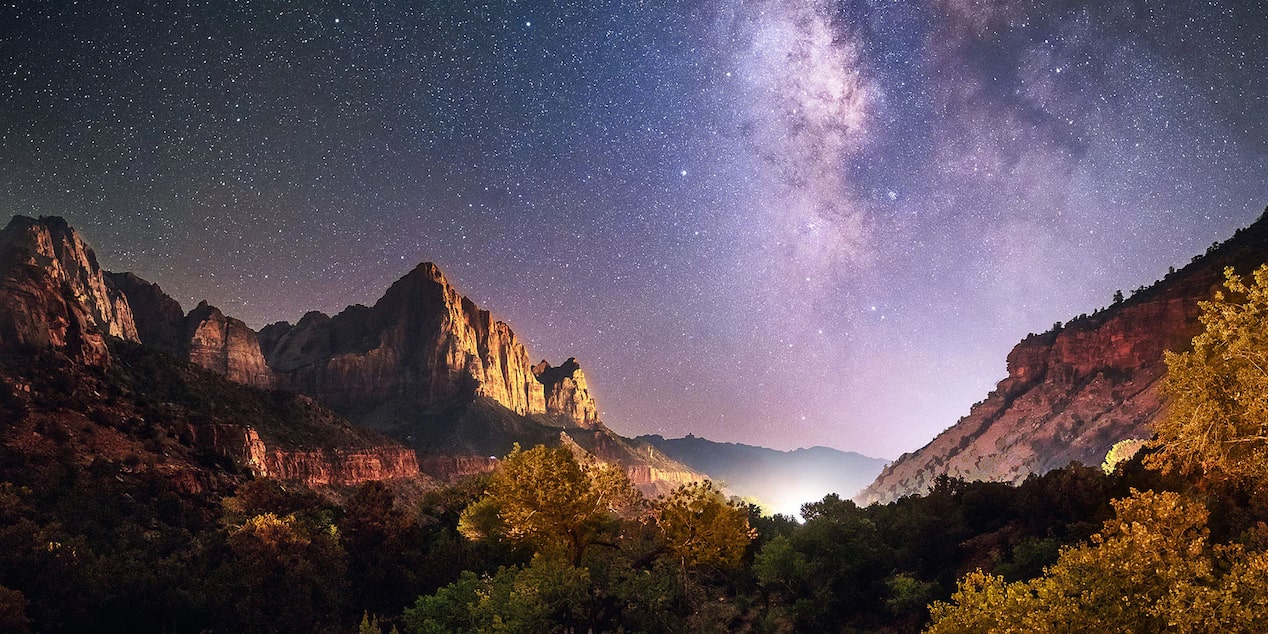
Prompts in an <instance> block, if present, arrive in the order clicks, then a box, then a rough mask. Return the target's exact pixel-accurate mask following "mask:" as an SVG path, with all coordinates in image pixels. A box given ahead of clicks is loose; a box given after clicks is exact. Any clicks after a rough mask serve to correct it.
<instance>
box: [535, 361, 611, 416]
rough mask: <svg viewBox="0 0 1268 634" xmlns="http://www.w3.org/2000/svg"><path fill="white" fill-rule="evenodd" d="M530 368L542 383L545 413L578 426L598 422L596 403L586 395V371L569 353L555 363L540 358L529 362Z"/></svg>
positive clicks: (588, 389)
mask: <svg viewBox="0 0 1268 634" xmlns="http://www.w3.org/2000/svg"><path fill="white" fill-rule="evenodd" d="M532 371H533V374H534V375H535V376H536V377H537V380H538V381H540V382H541V384H542V391H543V393H544V394H545V397H546V413H548V414H552V415H555V416H559V417H562V418H563V419H564V420H566V421H567V422H568V423H569V424H570V425H576V426H578V427H584V428H592V427H597V426H599V425H600V424H601V423H600V421H599V408H598V405H596V404H595V401H594V397H593V396H591V395H590V388H589V386H588V385H587V384H586V375H585V373H583V372H582V371H581V364H579V363H577V360H576V359H575V358H572V357H569V358H568V360H567V361H564V362H563V364H562V365H560V366H559V367H551V365H550V364H549V363H547V362H546V361H545V360H542V361H541V362H540V363H538V364H537V365H534V366H533V368H532Z"/></svg>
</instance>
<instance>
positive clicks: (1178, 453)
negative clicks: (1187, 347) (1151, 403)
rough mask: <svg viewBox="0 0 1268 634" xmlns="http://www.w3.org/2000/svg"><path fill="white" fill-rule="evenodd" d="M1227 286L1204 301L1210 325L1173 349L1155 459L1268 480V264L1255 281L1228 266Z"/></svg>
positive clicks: (1188, 469) (1154, 462) (1171, 466)
mask: <svg viewBox="0 0 1268 634" xmlns="http://www.w3.org/2000/svg"><path fill="white" fill-rule="evenodd" d="M1224 276H1225V278H1226V281H1225V283H1224V286H1225V288H1226V291H1224V292H1218V293H1216V294H1215V297H1214V298H1213V299H1212V300H1211V301H1208V302H1202V303H1201V304H1200V306H1201V309H1202V315H1201V320H1202V325H1203V326H1205V330H1204V331H1203V332H1202V333H1201V334H1199V335H1198V336H1197V337H1194V339H1193V349H1192V350H1191V351H1189V352H1183V353H1173V352H1168V353H1167V357H1166V362H1167V380H1166V384H1165V387H1164V389H1165V391H1166V394H1167V395H1168V396H1170V397H1171V411H1170V414H1169V415H1168V416H1167V417H1165V418H1164V419H1163V420H1161V421H1159V422H1158V424H1157V425H1156V426H1155V431H1156V432H1157V434H1158V437H1157V440H1156V441H1155V442H1156V443H1157V445H1158V446H1160V447H1161V451H1160V452H1158V453H1156V454H1154V455H1153V456H1151V457H1150V459H1149V461H1148V463H1147V464H1149V465H1150V466H1152V467H1155V468H1160V469H1161V470H1163V471H1164V472H1166V471H1178V472H1181V473H1197V474H1200V475H1202V476H1204V477H1209V478H1216V479H1233V480H1247V479H1249V480H1251V481H1259V482H1263V481H1268V265H1265V266H1261V267H1259V269H1257V270H1256V271H1255V272H1254V274H1253V276H1252V279H1251V280H1247V279H1245V278H1243V277H1241V276H1239V275H1237V274H1236V273H1234V271H1233V269H1232V268H1228V269H1225V271H1224Z"/></svg>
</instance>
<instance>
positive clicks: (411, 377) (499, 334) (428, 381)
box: [261, 263, 546, 415]
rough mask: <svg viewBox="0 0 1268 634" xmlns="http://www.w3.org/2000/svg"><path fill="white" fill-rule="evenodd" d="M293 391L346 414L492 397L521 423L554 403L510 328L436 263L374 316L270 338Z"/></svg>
mask: <svg viewBox="0 0 1268 634" xmlns="http://www.w3.org/2000/svg"><path fill="white" fill-rule="evenodd" d="M261 338H262V340H263V341H264V347H265V356H266V357H267V359H268V361H269V365H270V366H271V367H272V368H273V369H274V370H275V371H277V372H278V373H279V374H280V375H281V376H282V377H283V381H284V382H285V383H286V384H287V385H289V386H291V387H294V388H295V389H298V390H300V391H302V392H305V393H308V394H312V395H314V396H317V397H318V398H320V399H322V400H324V401H326V402H327V403H330V404H332V405H334V406H336V407H349V406H351V407H356V406H357V405H360V404H364V403H373V402H376V401H381V400H382V399H385V398H389V397H401V396H405V397H409V398H411V399H414V400H415V401H417V402H418V403H421V404H423V405H427V404H432V403H440V402H445V401H448V400H452V399H455V398H464V397H469V396H472V395H482V396H487V397H489V398H491V399H493V400H494V401H496V402H497V403H499V404H501V405H502V406H504V407H506V408H507V409H509V410H511V411H513V412H515V413H517V414H521V415H524V414H543V413H545V412H546V401H545V397H544V395H543V392H542V387H541V384H540V383H539V382H538V381H537V378H536V377H535V376H534V375H533V372H532V367H531V364H530V362H529V360H528V353H527V351H525V349H524V346H523V345H522V344H521V343H520V342H519V341H518V340H517V339H516V337H515V333H513V332H512V331H511V329H510V327H508V326H507V325H506V324H505V323H502V322H500V321H495V320H494V319H493V318H492V316H491V315H490V314H489V312H488V311H486V310H481V309H480V308H479V307H477V306H476V305H475V303H474V302H472V301H471V300H470V299H467V298H465V297H463V296H462V295H461V294H459V293H458V291H457V290H456V289H454V287H453V286H452V285H451V284H450V283H449V282H448V280H446V279H445V277H444V275H442V274H441V272H440V269H439V268H437V267H436V265H434V264H431V263H424V264H421V265H419V266H418V267H417V268H415V269H414V270H413V271H412V272H410V273H409V274H408V275H406V276H405V277H403V278H401V279H400V280H398V281H397V282H396V283H395V284H393V285H392V287H391V288H389V289H388V291H387V294H386V295H384V296H383V298H382V299H380V300H379V301H378V303H376V304H375V305H374V306H373V307H370V308H366V307H364V306H353V307H350V308H348V309H347V310H345V311H344V312H342V313H340V314H338V315H336V316H335V317H327V316H325V315H323V314H321V313H309V314H308V315H305V316H304V318H303V319H301V320H300V321H299V323H298V324H296V325H294V326H291V325H289V324H274V325H272V326H269V327H268V328H266V329H265V330H264V331H262V332H261Z"/></svg>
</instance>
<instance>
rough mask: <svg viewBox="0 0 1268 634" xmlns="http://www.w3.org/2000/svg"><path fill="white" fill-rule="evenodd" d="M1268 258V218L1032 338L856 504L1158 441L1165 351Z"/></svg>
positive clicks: (1092, 460) (1007, 477) (1185, 341)
mask: <svg viewBox="0 0 1268 634" xmlns="http://www.w3.org/2000/svg"><path fill="white" fill-rule="evenodd" d="M1265 261H1268V212H1266V213H1265V216H1261V217H1260V218H1259V220H1257V221H1256V222H1255V223H1254V224H1252V225H1251V226H1249V227H1247V228H1245V229H1242V230H1239V231H1238V232H1237V234H1236V235H1234V236H1233V237H1232V238H1231V239H1229V240H1228V241H1226V242H1224V243H1223V244H1217V245H1212V247H1211V248H1210V249H1209V250H1208V251H1207V253H1206V254H1205V255H1202V256H1199V257H1196V258H1194V259H1193V261H1192V262H1191V263H1190V264H1189V265H1188V266H1185V267H1184V268H1183V269H1181V270H1179V271H1173V272H1171V273H1168V274H1167V276H1166V277H1165V278H1163V279H1162V280H1160V281H1158V282H1156V283H1155V284H1153V285H1152V286H1150V287H1148V288H1145V289H1141V290H1138V291H1137V292H1136V293H1134V294H1133V295H1132V296H1131V297H1130V298H1129V299H1126V300H1125V301H1120V302H1118V303H1115V304H1114V305H1112V306H1110V307H1108V308H1105V309H1102V310H1100V311H1098V312H1097V313H1095V314H1093V315H1090V316H1087V315H1081V316H1079V317H1076V318H1075V319H1073V320H1071V321H1070V322H1069V323H1068V324H1066V325H1065V326H1064V327H1061V328H1058V329H1055V330H1052V331H1049V332H1046V333H1043V334H1038V335H1031V336H1029V337H1027V338H1026V339H1024V340H1022V341H1021V342H1020V343H1018V344H1017V346H1016V347H1015V348H1013V350H1012V351H1011V352H1010V353H1009V354H1008V359H1007V363H1008V377H1007V378H1005V379H1004V380H1003V381H1000V383H999V384H998V386H996V388H995V390H994V391H993V392H991V393H990V394H989V395H987V397H986V399H985V400H983V401H981V402H979V403H977V404H976V405H974V406H973V408H972V409H971V410H970V412H969V414H968V415H967V416H965V417H964V418H962V419H960V420H959V422H957V423H956V424H955V425H953V426H951V427H950V428H949V429H947V430H946V431H944V432H942V433H941V434H939V435H938V436H937V437H936V438H934V439H933V441H932V442H930V443H929V444H928V445H925V446H924V447H922V448H920V449H919V450H917V451H915V452H912V453H909V454H904V455H902V456H901V457H899V458H898V459H897V460H895V461H894V463H893V464H891V465H889V466H888V467H886V468H885V469H884V470H883V471H882V472H881V474H880V476H879V477H877V479H876V481H875V482H873V483H872V484H871V485H869V486H868V487H867V489H865V490H864V491H863V492H862V493H860V494H859V495H858V496H857V498H856V499H857V500H858V501H859V502H861V503H871V502H888V501H890V500H894V499H896V498H899V497H902V496H904V495H909V494H913V493H924V492H925V491H927V490H928V489H929V487H930V485H931V484H932V483H933V481H934V479H935V478H936V477H938V476H940V475H943V474H946V475H950V476H953V477H957V478H964V479H967V480H993V481H1001V482H1018V481H1021V480H1023V479H1025V478H1026V477H1027V476H1029V475H1030V474H1036V473H1045V472H1047V471H1050V470H1052V469H1055V468H1059V467H1062V466H1065V465H1067V464H1069V463H1070V462H1071V461H1078V462H1082V463H1084V464H1088V465H1099V464H1100V463H1101V462H1102V460H1103V459H1104V457H1105V454H1106V452H1108V451H1109V449H1110V447H1111V446H1113V444H1114V443H1116V442H1118V441H1120V440H1124V439H1128V438H1148V437H1150V435H1151V434H1152V432H1151V431H1150V423H1151V422H1152V421H1154V420H1156V419H1157V418H1158V417H1159V416H1162V415H1163V414H1164V412H1165V407H1166V403H1165V400H1164V398H1163V396H1162V394H1161V392H1160V389H1159V388H1160V381H1161V380H1162V378H1163V377H1164V375H1165V374H1166V365H1165V364H1164V362H1163V352H1164V351H1165V350H1169V349H1170V350H1182V349H1185V348H1187V347H1188V345H1189V341H1190V340H1191V339H1192V338H1193V336H1194V335H1195V334H1196V333H1197V332H1198V330H1199V328H1200V324H1199V323H1198V313H1199V310H1198V302H1199V301H1202V300H1205V299H1207V298H1209V297H1210V296H1211V294H1212V293H1213V292H1214V291H1215V290H1216V289H1218V288H1219V286H1220V284H1221V283H1222V281H1223V271H1224V268H1225V267H1229V266H1231V267H1234V268H1236V269H1237V270H1238V271H1240V272H1248V271H1250V270H1251V269H1253V268H1255V267H1257V266H1259V265H1260V264H1263V263H1264V262H1265Z"/></svg>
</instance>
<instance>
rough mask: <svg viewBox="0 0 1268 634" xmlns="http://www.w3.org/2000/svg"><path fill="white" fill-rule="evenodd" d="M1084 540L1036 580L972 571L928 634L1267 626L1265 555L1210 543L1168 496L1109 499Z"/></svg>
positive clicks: (936, 609)
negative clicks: (1101, 521) (1106, 513)
mask: <svg viewBox="0 0 1268 634" xmlns="http://www.w3.org/2000/svg"><path fill="white" fill-rule="evenodd" d="M1114 509H1115V511H1116V514H1117V516H1116V517H1115V518H1114V519H1111V520H1109V521H1107V522H1105V525H1104V527H1103V528H1102V530H1101V532H1100V533H1098V534H1096V535H1093V536H1092V540H1091V543H1089V544H1084V545H1081V546H1076V547H1071V548H1066V549H1064V550H1062V552H1061V556H1060V557H1059V558H1058V560H1057V563H1056V564H1054V565H1053V566H1052V567H1050V568H1048V569H1047V570H1046V571H1045V573H1044V575H1043V576H1042V577H1039V578H1037V579H1032V580H1030V581H1019V582H1015V583H1005V582H1004V579H1003V578H1002V577H997V576H994V575H989V574H986V573H983V572H982V571H980V570H978V571H976V572H973V573H971V574H969V575H967V576H965V578H964V579H962V580H961V581H960V584H959V589H958V591H957V592H956V593H955V594H954V595H952V597H951V603H944V602H937V603H935V604H934V605H933V606H932V608H931V614H932V617H933V624H932V625H931V626H930V627H929V629H928V630H927V632H928V633H930V634H968V633H970V632H971V633H974V634H983V633H1000V634H1002V633H1019V634H1020V633H1022V632H1026V633H1044V632H1052V633H1057V632H1105V631H1121V632H1135V633H1146V632H1213V631H1220V632H1255V631H1265V628H1268V610H1265V609H1264V608H1265V606H1268V554H1265V553H1262V552H1256V553H1247V552H1246V551H1245V550H1244V549H1243V548H1242V547H1241V546H1239V545H1231V546H1221V545H1212V544H1211V543H1210V541H1209V539H1208V531H1207V517H1208V513H1207V510H1206V508H1205V507H1203V506H1202V505H1200V504H1197V503H1194V502H1190V501H1187V500H1185V498H1184V497H1183V496H1181V495H1179V494H1176V493H1170V492H1165V493H1157V492H1151V491H1146V492H1143V493H1141V492H1136V491H1133V492H1132V495H1131V496H1130V497H1128V498H1125V499H1121V500H1115V501H1114Z"/></svg>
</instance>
